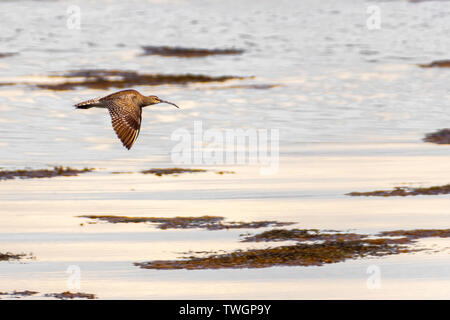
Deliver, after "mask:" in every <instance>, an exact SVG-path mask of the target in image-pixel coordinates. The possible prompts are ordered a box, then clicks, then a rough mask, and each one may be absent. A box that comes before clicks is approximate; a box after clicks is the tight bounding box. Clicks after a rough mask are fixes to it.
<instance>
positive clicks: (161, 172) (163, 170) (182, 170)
mask: <svg viewBox="0 0 450 320" xmlns="http://www.w3.org/2000/svg"><path fill="white" fill-rule="evenodd" d="M207 171H208V170H205V169H186V168H157V169H149V170H144V171H141V173H143V174H154V175H155V176H158V177H161V176H165V175H172V174H173V175H179V174H181V173H197V172H207ZM216 173H217V174H220V175H222V174H226V173H229V174H235V172H234V171H224V170H221V171H216Z"/></svg>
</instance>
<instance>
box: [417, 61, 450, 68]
mask: <svg viewBox="0 0 450 320" xmlns="http://www.w3.org/2000/svg"><path fill="white" fill-rule="evenodd" d="M419 67H422V68H434V67H438V68H450V60H436V61H433V62H431V63H427V64H419Z"/></svg>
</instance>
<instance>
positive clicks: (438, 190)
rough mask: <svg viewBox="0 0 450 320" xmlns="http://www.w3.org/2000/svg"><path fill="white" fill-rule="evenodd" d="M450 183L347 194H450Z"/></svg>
mask: <svg viewBox="0 0 450 320" xmlns="http://www.w3.org/2000/svg"><path fill="white" fill-rule="evenodd" d="M449 193H450V184H446V185H443V186H433V187H427V188H411V187H395V188H394V189H393V190H377V191H368V192H350V193H346V195H347V196H353V197H360V196H365V197H371V196H373V197H406V196H418V195H439V194H449Z"/></svg>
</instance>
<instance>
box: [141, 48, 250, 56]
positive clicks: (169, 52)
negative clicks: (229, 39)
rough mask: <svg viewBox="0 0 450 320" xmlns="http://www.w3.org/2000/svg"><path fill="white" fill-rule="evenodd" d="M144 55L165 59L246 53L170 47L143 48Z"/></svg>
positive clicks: (233, 50) (235, 50)
mask: <svg viewBox="0 0 450 320" xmlns="http://www.w3.org/2000/svg"><path fill="white" fill-rule="evenodd" d="M142 49H143V50H144V53H143V54H142V55H146V56H147V55H159V56H163V57H180V58H199V57H206V56H211V55H237V54H242V53H244V50H241V49H234V48H232V49H199V48H183V47H169V46H143V47H142Z"/></svg>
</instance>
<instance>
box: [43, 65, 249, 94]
mask: <svg viewBox="0 0 450 320" xmlns="http://www.w3.org/2000/svg"><path fill="white" fill-rule="evenodd" d="M57 77H63V78H66V79H68V80H69V79H70V81H66V82H62V83H46V84H35V86H36V87H38V88H41V89H48V90H73V89H75V88H77V87H85V88H91V89H101V90H106V89H109V88H130V87H133V86H137V85H146V86H155V85H163V84H180V85H185V84H188V83H199V82H200V83H202V82H223V81H227V80H231V79H244V78H243V77H236V76H217V77H215V76H208V75H201V74H140V73H138V72H135V71H121V70H75V71H69V72H67V73H65V74H62V75H59V76H57ZM80 78H81V79H80ZM72 79H75V80H72Z"/></svg>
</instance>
